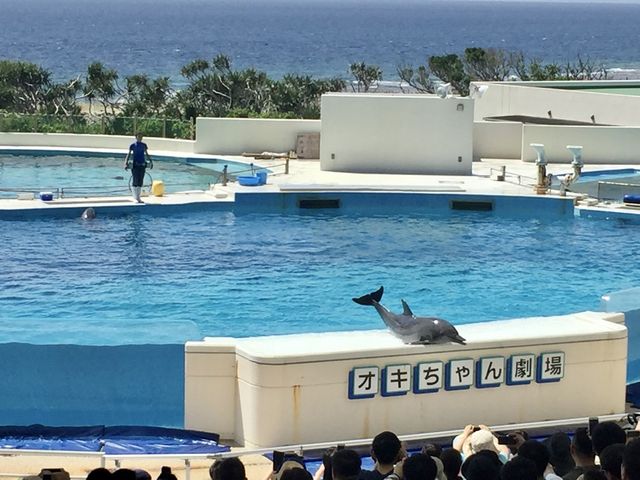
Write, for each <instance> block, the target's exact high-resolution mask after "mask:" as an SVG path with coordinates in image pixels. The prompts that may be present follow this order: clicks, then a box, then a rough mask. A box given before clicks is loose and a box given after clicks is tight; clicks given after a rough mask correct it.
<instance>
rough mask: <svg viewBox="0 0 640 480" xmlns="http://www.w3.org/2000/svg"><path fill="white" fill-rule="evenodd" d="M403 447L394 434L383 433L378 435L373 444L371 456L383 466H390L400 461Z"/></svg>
mask: <svg viewBox="0 0 640 480" xmlns="http://www.w3.org/2000/svg"><path fill="white" fill-rule="evenodd" d="M401 449H402V445H401V443H400V439H399V438H398V437H397V435H396V434H395V433H393V432H382V433H379V434H378V435H376V436H375V437H374V439H373V442H372V443H371V456H372V457H373V459H374V460H375V461H377V462H378V463H379V464H382V465H389V464H392V463H396V462H397V461H398V460H400V451H401Z"/></svg>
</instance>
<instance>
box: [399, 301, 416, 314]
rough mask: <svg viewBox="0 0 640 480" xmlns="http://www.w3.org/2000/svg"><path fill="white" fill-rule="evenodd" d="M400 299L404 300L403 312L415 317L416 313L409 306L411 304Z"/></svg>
mask: <svg viewBox="0 0 640 480" xmlns="http://www.w3.org/2000/svg"><path fill="white" fill-rule="evenodd" d="M400 301H401V302H402V314H403V315H409V316H410V317H415V315H414V314H413V312H412V311H411V309H410V308H409V305H407V302H405V301H404V300H400Z"/></svg>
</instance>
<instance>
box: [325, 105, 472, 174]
mask: <svg viewBox="0 0 640 480" xmlns="http://www.w3.org/2000/svg"><path fill="white" fill-rule="evenodd" d="M459 108H461V110H459ZM321 111H322V135H321V137H320V164H321V168H322V170H331V171H341V172H366V173H406V174H411V173H414V174H441V175H470V174H471V162H472V155H473V100H471V99H469V98H446V99H442V98H439V97H437V96H432V95H394V94H386V95H385V94H345V93H342V94H341V93H329V94H325V95H323V96H322V108H321ZM459 157H460V161H459Z"/></svg>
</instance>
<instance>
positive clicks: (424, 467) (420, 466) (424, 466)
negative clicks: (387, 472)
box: [402, 453, 438, 480]
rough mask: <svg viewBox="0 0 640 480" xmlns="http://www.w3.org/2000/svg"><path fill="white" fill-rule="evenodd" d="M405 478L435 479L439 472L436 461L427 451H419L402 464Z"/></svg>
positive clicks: (406, 479)
mask: <svg viewBox="0 0 640 480" xmlns="http://www.w3.org/2000/svg"><path fill="white" fill-rule="evenodd" d="M402 473H403V478H404V480H435V479H436V475H437V473H438V467H437V466H436V462H435V461H434V460H433V458H431V456H429V455H427V454H425V453H417V454H415V455H412V456H410V457H409V458H407V459H406V460H405V461H404V462H403V464H402Z"/></svg>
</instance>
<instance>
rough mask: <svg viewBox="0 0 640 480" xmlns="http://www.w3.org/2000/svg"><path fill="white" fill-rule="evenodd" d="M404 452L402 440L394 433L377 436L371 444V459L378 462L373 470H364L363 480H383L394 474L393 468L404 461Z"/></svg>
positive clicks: (383, 433)
mask: <svg viewBox="0 0 640 480" xmlns="http://www.w3.org/2000/svg"><path fill="white" fill-rule="evenodd" d="M403 456H404V452H403V450H402V444H401V443H400V439H399V438H398V437H397V435H396V434H395V433H393V432H382V433H379V434H378V435H376V436H375V437H374V439H373V442H372V443H371V458H373V460H374V461H375V462H376V464H375V468H374V469H373V470H363V471H362V474H361V478H362V480H382V479H384V478H386V477H388V476H389V475H391V474H392V473H393V466H394V465H395V464H396V463H397V462H399V461H400V460H402V457H403Z"/></svg>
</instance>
